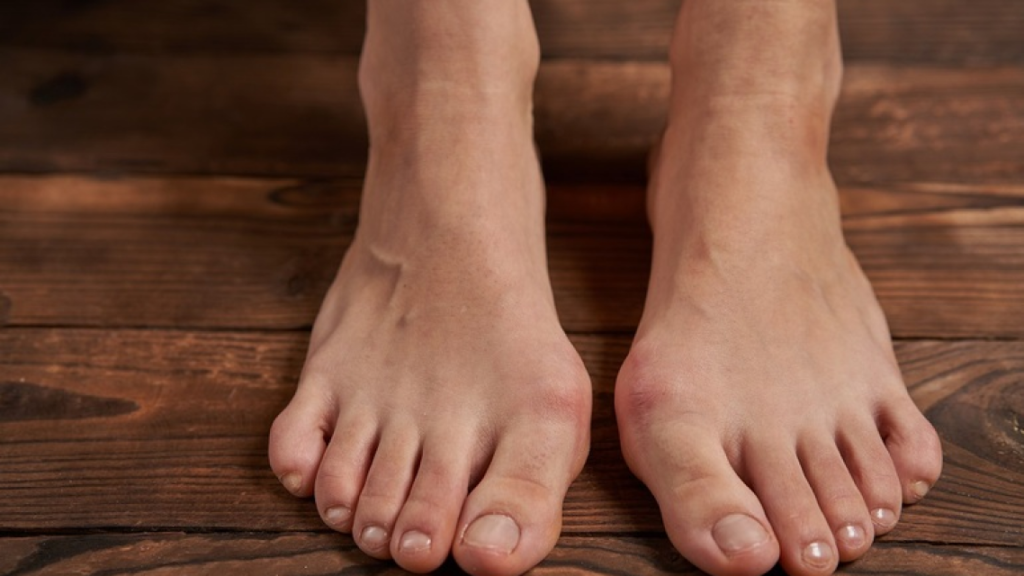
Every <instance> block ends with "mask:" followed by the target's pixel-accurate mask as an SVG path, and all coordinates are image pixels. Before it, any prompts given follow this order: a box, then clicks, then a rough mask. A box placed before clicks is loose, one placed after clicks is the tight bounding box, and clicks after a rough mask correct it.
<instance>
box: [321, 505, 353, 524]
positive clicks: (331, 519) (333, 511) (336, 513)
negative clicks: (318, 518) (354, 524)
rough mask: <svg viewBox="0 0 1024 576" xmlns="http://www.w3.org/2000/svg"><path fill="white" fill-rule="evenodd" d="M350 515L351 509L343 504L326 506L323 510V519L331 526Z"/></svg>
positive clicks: (341, 522) (343, 521)
mask: <svg viewBox="0 0 1024 576" xmlns="http://www.w3.org/2000/svg"><path fill="white" fill-rule="evenodd" d="M351 517H352V511H351V510H349V509H348V508H346V507H344V506H335V507H334V508H328V509H327V511H326V512H324V520H326V521H327V523H328V524H330V525H331V526H340V525H341V524H344V523H345V521H346V520H348V519H349V518H351Z"/></svg>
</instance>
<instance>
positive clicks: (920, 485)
mask: <svg viewBox="0 0 1024 576" xmlns="http://www.w3.org/2000/svg"><path fill="white" fill-rule="evenodd" d="M929 490H931V486H929V485H928V483H927V482H923V481H921V480H918V481H917V482H914V483H913V484H911V485H910V492H911V493H913V494H914V496H915V497H916V498H917V499H918V500H920V499H921V498H924V497H925V495H927V494H928V491H929Z"/></svg>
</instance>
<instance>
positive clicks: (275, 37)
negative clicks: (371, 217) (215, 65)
mask: <svg viewBox="0 0 1024 576" xmlns="http://www.w3.org/2000/svg"><path fill="white" fill-rule="evenodd" d="M531 5H532V7H533V12H534V19H535V21H536V23H537V28H538V35H539V36H540V40H541V46H542V47H543V51H544V54H545V56H546V57H548V58H610V59H621V60H628V59H632V60H637V59H644V60H660V59H663V58H664V56H665V53H666V52H667V49H668V42H669V38H670V37H671V33H672V27H673V25H674V22H675V14H676V12H677V10H678V7H679V5H680V2H679V0H632V1H630V2H620V1H618V0H534V1H533V2H531ZM839 16H840V18H839V22H840V28H841V35H842V38H843V45H844V50H845V53H846V57H847V59H848V60H850V61H862V60H881V61H885V62H890V63H897V62H904V63H911V62H920V63H942V64H993V63H1020V62H1024V43H1022V42H1021V41H1020V31H1021V29H1022V27H1024V8H1022V6H1021V5H1020V3H1019V2H1007V1H1005V0H975V1H972V2H967V1H965V0H905V1H903V2H898V3H896V2H891V1H890V0H840V2H839ZM364 20H365V3H364V2H358V1H357V2H331V1H329V0H306V1H304V2H301V3H298V4H296V3H293V2H292V3H289V2H286V1H285V0H256V1H250V2H246V3H245V4H239V3H234V2H230V1H227V0H206V1H203V0H173V1H165V2H161V3H160V4H159V5H154V6H143V5H140V4H139V3H137V2H131V1H130V0H106V1H105V2H89V3H68V2H62V1H60V0H34V1H33V2H23V3H4V4H0V45H4V46H18V47H31V48H60V49H63V50H71V51H91V52H108V53H109V52H165V53H197V52H201V53H211V52H221V53H225V52H235V53H237V52H263V53H285V52H317V53H335V54H345V55H355V54H358V52H359V49H360V46H361V43H362V37H363V30H364Z"/></svg>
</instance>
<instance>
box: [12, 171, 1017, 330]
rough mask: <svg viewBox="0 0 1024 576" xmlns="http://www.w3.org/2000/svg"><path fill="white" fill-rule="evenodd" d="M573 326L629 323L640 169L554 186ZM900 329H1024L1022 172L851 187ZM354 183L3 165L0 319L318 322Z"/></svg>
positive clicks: (557, 256)
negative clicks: (1018, 176)
mask: <svg viewBox="0 0 1024 576" xmlns="http://www.w3.org/2000/svg"><path fill="white" fill-rule="evenodd" d="M549 197H550V206H549V218H548V220H549V233H548V244H549V252H550V258H549V267H550V271H551V277H552V282H553V285H554V289H555V296H556V303H557V305H558V309H559V313H560V315H561V318H562V322H563V324H564V326H565V327H566V328H567V329H568V330H570V331H573V332H594V331H598V332H613V331H619V332H631V331H632V330H633V329H634V328H635V326H636V322H637V321H638V319H639V317H640V312H641V309H642V306H643V299H644V295H645V293H646V283H647V275H648V262H649V258H650V236H649V232H648V230H647V226H646V224H645V223H644V207H643V198H644V192H643V189H642V187H640V186H608V185H605V186H597V185H593V186H592V185H582V186H563V185H555V186H552V187H551V189H550V192H549ZM841 200H842V203H843V209H844V212H845V214H846V218H845V227H846V233H847V237H848V239H849V241H850V244H851V246H852V247H853V250H854V252H855V253H856V254H857V256H858V257H859V258H860V260H861V263H862V264H863V266H864V268H865V270H866V271H867V274H868V276H869V277H870V278H871V280H872V282H873V283H874V286H875V289H876V291H877V292H878V295H879V298H880V300H881V302H882V305H883V307H884V309H885V311H886V313H887V314H888V317H889V320H890V324H891V326H892V330H893V332H894V334H895V335H897V336H899V337H951V336H975V337H991V336H1004V337H1011V336H1013V337H1019V336H1021V335H1024V291H1022V290H1021V289H1020V287H1021V286H1022V285H1024V251H1022V250H1020V249H1019V247H1020V246H1022V245H1024V188H1021V187H1016V186H994V185H988V186H980V185H948V184H947V185H938V184H907V185H890V186H886V187H851V188H845V189H843V190H842V193H841ZM358 203H359V183H358V182H356V181H344V180H341V181H303V180H294V179H242V178H153V177H132V178H115V179H104V178H94V177H82V176H0V206H3V209H0V237H2V238H3V241H2V242H0V302H2V303H4V304H3V306H0V325H3V324H4V323H6V324H7V325H10V326H26V325H29V326H34V325H49V326H110V327H118V326H120V327H125V326H130V327H131V326H133V327H146V326H149V327H160V326H162V327H179V328H187V327H192V328H196V327H209V328H237V329H242V328H257V329H295V328H306V327H308V326H309V325H310V324H311V322H312V320H313V318H314V317H315V315H316V311H317V309H318V307H319V304H320V301H321V299H322V297H323V294H324V292H325V291H326V290H327V287H328V285H329V284H330V282H331V280H332V278H333V275H334V271H335V270H336V268H337V265H338V263H339V262H340V260H341V257H342V254H343V253H344V250H345V248H346V246H347V245H348V242H349V240H350V238H351V236H352V233H353V231H354V229H355V226H356V220H357V215H358Z"/></svg>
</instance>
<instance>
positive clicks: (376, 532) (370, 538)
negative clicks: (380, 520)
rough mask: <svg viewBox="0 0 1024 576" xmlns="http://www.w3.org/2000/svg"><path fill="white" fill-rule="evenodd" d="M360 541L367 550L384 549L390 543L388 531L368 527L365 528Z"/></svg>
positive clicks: (377, 527)
mask: <svg viewBox="0 0 1024 576" xmlns="http://www.w3.org/2000/svg"><path fill="white" fill-rule="evenodd" d="M359 539H360V540H361V541H362V542H363V545H364V546H366V547H367V548H371V549H377V548H383V547H384V546H385V545H386V544H387V543H388V531H387V530H385V529H383V528H381V527H380V526H367V527H366V528H363V533H362V534H361V535H360V536H359Z"/></svg>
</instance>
